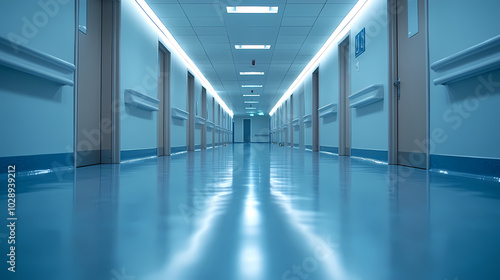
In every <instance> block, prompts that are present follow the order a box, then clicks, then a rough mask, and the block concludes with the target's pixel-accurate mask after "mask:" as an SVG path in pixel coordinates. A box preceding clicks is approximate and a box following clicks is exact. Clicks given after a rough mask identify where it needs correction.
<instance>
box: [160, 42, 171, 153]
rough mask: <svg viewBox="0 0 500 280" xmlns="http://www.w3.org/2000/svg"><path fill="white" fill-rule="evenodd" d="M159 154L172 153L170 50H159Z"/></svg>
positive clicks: (161, 47) (162, 47) (163, 48)
mask: <svg viewBox="0 0 500 280" xmlns="http://www.w3.org/2000/svg"><path fill="white" fill-rule="evenodd" d="M158 100H160V104H159V110H158V156H168V155H170V52H169V51H168V50H167V49H166V48H165V47H164V46H163V45H161V44H160V48H159V51H158Z"/></svg>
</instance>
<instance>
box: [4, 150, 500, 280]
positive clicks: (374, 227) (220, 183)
mask: <svg viewBox="0 0 500 280" xmlns="http://www.w3.org/2000/svg"><path fill="white" fill-rule="evenodd" d="M0 177H1V178H2V181H6V180H3V179H4V177H2V176H0ZM58 178H62V179H61V180H60V179H58ZM17 191H18V193H17V201H16V203H17V215H18V218H19V221H18V227H17V228H16V234H17V241H16V242H17V243H16V245H17V256H16V261H17V263H16V268H17V272H16V273H15V274H13V273H10V272H8V271H7V265H6V262H5V261H6V258H7V257H6V254H7V242H6V241H7V239H6V233H7V230H6V228H5V226H4V227H2V228H3V229H2V230H1V231H0V233H1V235H0V241H1V242H0V249H1V252H2V256H3V257H2V259H3V261H2V263H4V265H3V267H4V268H3V269H2V270H1V271H0V278H1V279H42V280H43V279H51V280H52V279H54V280H55V279H64V280H68V279H103V280H108V279H109V280H112V279H116V280H127V279H134V280H149V279H151V280H155V279H174V280H196V279H201V280H206V279H218V280H225V279H228V280H229V279H231V280H235V279H238V280H240V279H241V280H253V279H259V280H261V279H290V280H297V279H318V280H325V279H370V280H371V279H442V280H444V279H459V280H461V279H500V266H498V261H499V260H500V238H499V236H500V222H499V221H500V183H495V182H491V181H485V180H475V179H473V178H465V177H455V176H451V175H445V174H439V173H429V172H426V171H422V170H409V169H407V168H405V167H396V166H388V165H384V164H377V163H374V162H370V161H363V160H359V159H349V158H346V157H340V158H339V157H337V156H334V155H328V154H318V153H312V152H308V151H299V150H296V149H290V148H285V147H278V146H273V145H268V144H236V145H229V146H227V147H219V148H216V149H210V150H207V151H200V152H193V153H184V154H180V155H175V156H172V157H162V158H154V159H147V160H143V161H133V162H128V163H124V164H121V165H100V166H90V167H84V168H79V169H77V170H74V171H65V173H64V174H53V173H50V174H41V175H36V176H24V177H21V178H18V181H17ZM6 198H7V197H6V188H2V189H1V191H0V206H1V205H4V206H5V208H7V207H6V206H7V202H6ZM6 212H7V211H2V213H3V214H1V216H0V218H1V220H2V221H6V218H7V216H6V215H7V213H6Z"/></svg>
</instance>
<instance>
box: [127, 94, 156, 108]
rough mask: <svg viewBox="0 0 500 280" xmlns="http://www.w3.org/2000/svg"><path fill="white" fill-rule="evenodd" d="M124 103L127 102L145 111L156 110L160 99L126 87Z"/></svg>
mask: <svg viewBox="0 0 500 280" xmlns="http://www.w3.org/2000/svg"><path fill="white" fill-rule="evenodd" d="M125 104H129V105H131V106H134V107H136V108H139V109H143V110H146V111H158V106H159V104H160V100H158V99H156V98H153V97H151V96H149V95H146V94H144V93H141V92H138V91H136V90H133V89H126V90H125Z"/></svg>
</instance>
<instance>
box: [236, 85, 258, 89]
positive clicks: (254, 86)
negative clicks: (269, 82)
mask: <svg viewBox="0 0 500 280" xmlns="http://www.w3.org/2000/svg"><path fill="white" fill-rule="evenodd" d="M241 87H242V88H261V87H262V85H242V86H241Z"/></svg>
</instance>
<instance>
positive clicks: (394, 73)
mask: <svg viewBox="0 0 500 280" xmlns="http://www.w3.org/2000/svg"><path fill="white" fill-rule="evenodd" d="M420 1H424V6H425V9H424V10H425V22H424V26H425V28H424V30H419V32H425V41H426V44H425V45H426V48H425V57H426V67H425V77H426V82H425V84H426V85H425V88H426V91H427V92H426V95H425V96H426V101H425V103H426V112H425V115H426V118H427V119H426V135H425V141H426V143H427V144H426V145H425V146H426V151H425V154H426V170H429V168H430V147H429V144H428V143H429V135H430V110H429V92H430V76H429V75H430V73H429V72H430V71H429V65H430V64H429V2H428V0H420ZM387 2H388V3H387V13H388V31H389V50H388V51H389V75H388V76H389V80H388V85H389V87H388V88H389V89H388V95H389V150H388V161H389V164H391V165H397V164H398V150H399V149H398V91H397V87H396V86H395V82H396V81H397V80H398V29H397V24H398V21H397V14H398V12H397V3H399V0H387Z"/></svg>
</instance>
